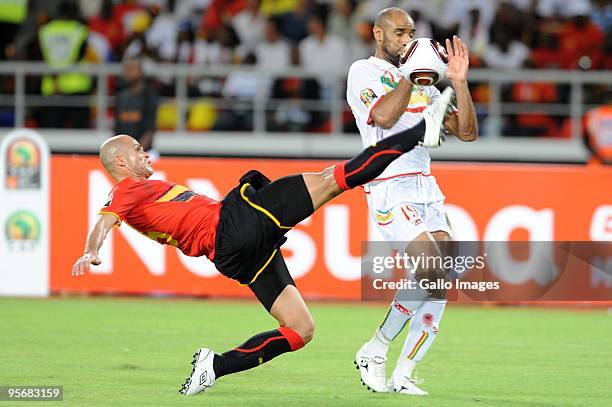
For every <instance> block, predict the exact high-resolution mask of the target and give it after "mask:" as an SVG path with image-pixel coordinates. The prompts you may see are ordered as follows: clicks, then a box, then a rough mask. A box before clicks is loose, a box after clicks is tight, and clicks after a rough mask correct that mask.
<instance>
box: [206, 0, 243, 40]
mask: <svg viewBox="0 0 612 407" xmlns="http://www.w3.org/2000/svg"><path fill="white" fill-rule="evenodd" d="M245 7H246V0H212V1H211V2H210V4H209V5H208V7H207V8H206V10H205V11H204V15H203V16H202V24H201V25H202V27H203V28H204V29H205V30H207V31H208V32H211V33H212V32H216V31H217V30H219V29H221V27H223V26H224V25H226V24H230V23H231V20H232V18H233V16H235V15H236V14H238V13H240V12H241V11H242V10H244V9H245Z"/></svg>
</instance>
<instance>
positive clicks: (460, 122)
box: [444, 36, 478, 141]
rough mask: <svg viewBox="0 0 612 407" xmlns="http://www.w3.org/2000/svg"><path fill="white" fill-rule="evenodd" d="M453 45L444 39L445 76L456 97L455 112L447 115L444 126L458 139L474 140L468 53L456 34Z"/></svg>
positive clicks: (474, 128)
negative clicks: (446, 63) (445, 56)
mask: <svg viewBox="0 0 612 407" xmlns="http://www.w3.org/2000/svg"><path fill="white" fill-rule="evenodd" d="M453 43H454V47H453V46H451V42H450V40H446V52H447V53H448V69H447V71H446V76H447V77H448V79H450V81H451V85H452V87H453V89H454V90H455V95H456V97H457V110H459V112H458V113H457V114H451V115H449V116H447V118H446V121H445V122H444V126H445V127H446V129H447V130H448V131H450V132H451V133H453V134H454V135H455V136H457V138H458V139H459V140H462V141H474V140H476V138H478V121H477V120H476V109H475V108H474V102H473V101H472V96H471V94H470V89H469V87H468V83H467V72H468V66H469V61H470V60H469V54H468V49H467V46H466V45H465V44H464V43H463V42H462V41H461V39H460V38H459V37H457V36H454V37H453Z"/></svg>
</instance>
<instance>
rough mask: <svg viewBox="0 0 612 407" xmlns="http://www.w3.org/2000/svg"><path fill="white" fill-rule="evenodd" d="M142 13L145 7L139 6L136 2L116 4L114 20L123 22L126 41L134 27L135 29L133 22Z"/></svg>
mask: <svg viewBox="0 0 612 407" xmlns="http://www.w3.org/2000/svg"><path fill="white" fill-rule="evenodd" d="M142 11H144V7H143V6H141V5H140V4H138V2H137V1H136V0H123V1H118V2H115V6H114V7H113V19H114V20H115V21H119V22H121V25H122V26H123V33H124V39H126V38H127V37H128V36H129V35H130V34H131V33H132V27H134V23H133V21H132V20H133V19H134V18H138V16H139V15H141V13H142Z"/></svg>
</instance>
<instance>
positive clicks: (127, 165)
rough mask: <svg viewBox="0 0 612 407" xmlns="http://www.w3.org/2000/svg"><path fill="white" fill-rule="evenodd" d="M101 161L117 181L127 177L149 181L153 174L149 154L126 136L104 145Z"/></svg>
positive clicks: (112, 139) (113, 139)
mask: <svg viewBox="0 0 612 407" xmlns="http://www.w3.org/2000/svg"><path fill="white" fill-rule="evenodd" d="M100 161H101V162H102V165H103V166H104V168H105V169H106V171H107V172H108V173H109V175H110V176H111V177H113V178H114V179H115V180H116V181H121V180H122V179H123V178H126V177H130V178H134V179H147V178H149V177H150V176H151V175H152V174H153V167H152V166H151V160H150V159H149V154H148V153H147V152H146V151H144V149H143V148H142V145H141V144H140V143H139V142H138V141H136V139H134V138H133V137H130V136H128V135H126V134H120V135H118V136H115V137H111V138H109V139H108V140H106V141H105V142H104V143H103V144H102V146H101V147H100Z"/></svg>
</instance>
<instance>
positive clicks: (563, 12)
mask: <svg viewBox="0 0 612 407" xmlns="http://www.w3.org/2000/svg"><path fill="white" fill-rule="evenodd" d="M590 11H591V2H590V1H589V0H538V1H537V5H536V8H535V12H536V14H537V15H538V17H540V18H554V17H555V16H560V17H564V18H572V17H575V16H577V15H583V14H585V13H586V14H589V13H590Z"/></svg>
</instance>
